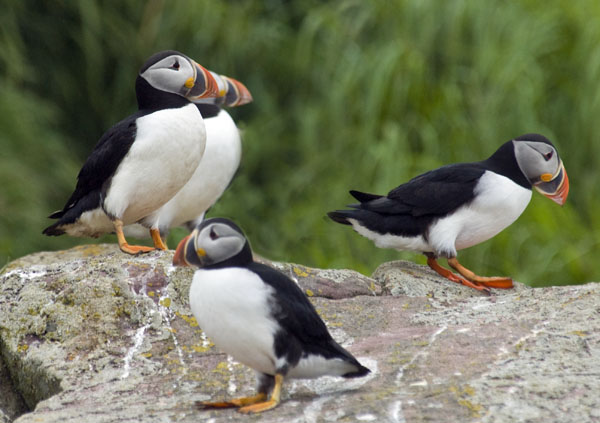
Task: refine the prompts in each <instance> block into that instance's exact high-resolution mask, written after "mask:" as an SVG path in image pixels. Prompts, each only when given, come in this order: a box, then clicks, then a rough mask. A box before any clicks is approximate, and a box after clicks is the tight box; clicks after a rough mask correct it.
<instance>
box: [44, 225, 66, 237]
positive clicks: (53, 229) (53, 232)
mask: <svg viewBox="0 0 600 423" xmlns="http://www.w3.org/2000/svg"><path fill="white" fill-rule="evenodd" d="M60 224H61V222H56V223H55V224H54V225H50V226H48V227H47V228H46V229H44V230H43V231H42V233H43V234H44V235H48V236H59V235H64V233H65V231H64V230H62V229H61V228H59V227H58V226H59V225H60Z"/></svg>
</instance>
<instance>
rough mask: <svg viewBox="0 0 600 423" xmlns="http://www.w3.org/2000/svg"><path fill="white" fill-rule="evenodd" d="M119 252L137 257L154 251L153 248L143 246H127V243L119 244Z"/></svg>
mask: <svg viewBox="0 0 600 423" xmlns="http://www.w3.org/2000/svg"><path fill="white" fill-rule="evenodd" d="M119 248H120V249H121V251H123V252H124V253H127V254H132V255H138V254H144V253H149V252H150V251H154V250H155V248H154V247H146V246H145V245H129V244H127V243H124V244H119Z"/></svg>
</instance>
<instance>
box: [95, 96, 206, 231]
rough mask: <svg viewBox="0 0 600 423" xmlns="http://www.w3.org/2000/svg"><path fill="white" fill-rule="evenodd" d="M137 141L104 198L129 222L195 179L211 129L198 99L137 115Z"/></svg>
mask: <svg viewBox="0 0 600 423" xmlns="http://www.w3.org/2000/svg"><path fill="white" fill-rule="evenodd" d="M136 124H137V133H136V139H135V142H134V143H133V144H132V145H131V148H130V150H129V152H128V153H127V155H126V156H125V157H124V158H123V160H122V162H121V164H120V165H119V167H118V168H117V170H116V172H115V175H114V176H113V178H112V181H111V185H110V188H109V189H108V191H107V194H106V198H105V200H104V207H105V209H106V210H107V212H108V213H110V214H112V215H114V216H116V217H120V218H121V219H122V220H123V222H124V223H125V224H129V223H133V222H135V221H137V220H139V219H141V218H142V217H144V216H146V215H148V214H150V213H151V212H153V211H154V210H156V209H158V208H159V207H160V206H162V205H163V204H165V203H166V202H167V201H169V199H171V198H172V197H173V196H174V195H175V194H176V193H177V191H179V190H180V189H181V188H182V187H183V186H184V185H185V183H186V182H187V181H188V180H189V179H190V177H191V176H192V174H193V173H194V171H195V170H196V167H197V166H198V163H199V162H200V159H201V157H202V154H203V152H204V147H205V141H206V132H205V128H204V123H203V121H202V116H201V115H200V112H199V111H198V108H197V107H196V106H195V105H194V104H191V103H190V104H188V105H186V106H184V107H181V108H177V109H164V110H159V111H157V112H154V113H151V114H149V115H146V116H142V117H140V118H138V119H137V121H136Z"/></svg>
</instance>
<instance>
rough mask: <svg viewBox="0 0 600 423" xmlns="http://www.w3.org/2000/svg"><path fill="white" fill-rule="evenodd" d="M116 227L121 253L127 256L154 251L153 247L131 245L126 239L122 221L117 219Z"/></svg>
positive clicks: (115, 221) (114, 222)
mask: <svg viewBox="0 0 600 423" xmlns="http://www.w3.org/2000/svg"><path fill="white" fill-rule="evenodd" d="M113 224H114V225H115V232H116V234H117V241H118V242H119V248H120V249H121V251H123V252H124V253H127V254H133V255H135V254H141V253H148V252H150V251H154V248H153V247H146V246H143V245H129V244H128V243H127V240H126V239H125V234H124V233H123V221H121V220H120V219H115V220H114V221H113Z"/></svg>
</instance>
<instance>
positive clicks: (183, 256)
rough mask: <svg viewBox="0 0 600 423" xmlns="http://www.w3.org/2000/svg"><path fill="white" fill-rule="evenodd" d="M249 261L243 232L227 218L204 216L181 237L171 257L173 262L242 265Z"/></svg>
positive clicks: (205, 264) (179, 263) (204, 264)
mask: <svg viewBox="0 0 600 423" xmlns="http://www.w3.org/2000/svg"><path fill="white" fill-rule="evenodd" d="M251 261H252V251H251V250H250V244H249V243H248V240H247V239H246V237H245V236H244V233H243V232H242V230H241V229H240V227H239V226H237V225H236V224H235V223H233V222H232V221H231V220H229V219H224V218H218V217H217V218H213V219H207V220H204V221H203V222H202V223H200V224H199V225H198V226H196V229H194V230H193V231H192V233H191V234H189V235H188V236H186V237H185V238H183V239H182V240H181V241H180V242H179V245H178V246H177V249H176V250H175V255H174V257H173V265H175V266H198V267H227V266H236V265H237V266H243V265H245V264H248V263H250V262H251Z"/></svg>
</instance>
